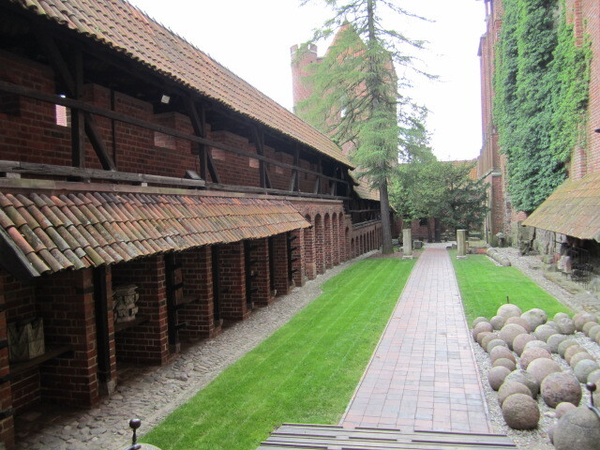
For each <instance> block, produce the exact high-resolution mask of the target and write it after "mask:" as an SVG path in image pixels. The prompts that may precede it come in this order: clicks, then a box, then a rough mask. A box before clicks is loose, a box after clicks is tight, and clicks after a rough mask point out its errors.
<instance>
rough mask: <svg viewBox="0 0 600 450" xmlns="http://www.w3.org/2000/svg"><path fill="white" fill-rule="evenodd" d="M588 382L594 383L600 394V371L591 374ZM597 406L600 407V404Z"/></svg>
mask: <svg viewBox="0 0 600 450" xmlns="http://www.w3.org/2000/svg"><path fill="white" fill-rule="evenodd" d="M587 382H588V383H594V384H595V385H596V387H597V388H598V390H597V391H596V392H600V369H598V370H594V371H593V372H592V373H590V374H589V375H588V379H587ZM594 404H596V403H594ZM597 406H600V404H598V405H597Z"/></svg>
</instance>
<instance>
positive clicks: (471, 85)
mask: <svg viewBox="0 0 600 450" xmlns="http://www.w3.org/2000/svg"><path fill="white" fill-rule="evenodd" d="M129 1H130V2H131V3H132V4H134V5H136V6H137V7H138V8H140V9H141V10H143V11H144V12H146V13H147V14H148V15H149V16H150V17H152V18H154V19H155V20H157V21H158V22H160V23H161V24H163V25H165V26H167V27H168V28H170V29H171V30H172V31H174V32H175V33H177V34H178V35H180V36H182V37H183V38H185V39H186V40H188V41H189V42H191V43H192V44H194V45H195V46H196V47H198V48H199V49H200V50H202V51H204V52H205V53H208V54H209V55H210V56H211V57H212V58H214V59H215V60H217V61H218V62H219V63H221V64H222V65H224V66H225V67H227V68H229V69H230V70H232V71H233V72H234V73H235V74H237V75H238V76H240V77H241V78H243V79H244V80H246V81H247V82H249V83H250V84H252V85H253V86H254V87H256V88H257V89H259V90H261V91H262V92H263V93H265V94H266V95H268V96H269V97H271V98H272V99H274V100H275V101H277V102H278V103H280V104H281V105H283V106H284V107H286V108H288V109H290V110H291V109H292V81H291V69H290V47H291V46H292V45H294V44H298V43H301V42H304V41H306V40H308V39H309V38H310V37H311V35H312V30H313V29H315V28H317V27H319V26H320V25H321V24H322V23H323V21H324V20H325V19H326V18H328V17H329V11H328V10H327V9H325V8H324V7H321V6H320V4H319V3H318V2H317V3H316V4H311V5H308V6H304V7H300V6H299V3H300V2H299V0H129ZM396 3H397V4H398V5H401V6H402V7H404V8H405V9H408V10H410V11H412V12H414V13H416V14H419V15H422V16H425V17H427V18H429V19H431V20H433V21H434V22H433V23H426V22H422V21H416V20H413V21H411V22H409V23H406V22H396V23H393V24H392V26H394V28H396V29H397V30H398V31H402V32H404V33H405V34H406V35H407V36H409V37H410V38H412V39H423V40H427V41H429V42H430V44H429V51H428V52H426V53H424V54H423V59H424V60H425V61H426V62H427V65H428V70H429V72H431V73H434V74H436V75H438V76H439V77H440V81H438V82H430V81H426V80H421V81H420V82H419V83H418V88H417V89H415V92H413V93H412V96H413V97H414V98H415V99H416V100H417V101H418V102H419V103H421V104H423V105H425V106H427V107H428V108H429V109H430V111H431V113H430V116H429V120H428V128H429V129H430V131H431V132H432V145H433V148H434V152H435V154H436V155H437V156H438V158H439V159H442V160H457V159H472V158H476V157H477V156H478V155H479V150H480V148H481V103H480V99H481V94H480V75H479V58H478V56H477V50H478V46H479V38H480V37H481V35H482V34H483V32H484V31H485V11H484V6H483V1H480V0H479V1H478V0H452V1H450V0H396ZM326 47H327V44H326V43H322V44H319V54H321V53H323V52H324V51H325V49H326Z"/></svg>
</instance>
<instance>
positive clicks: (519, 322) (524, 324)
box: [504, 316, 533, 333]
mask: <svg viewBox="0 0 600 450" xmlns="http://www.w3.org/2000/svg"><path fill="white" fill-rule="evenodd" d="M511 323H516V324H517V325H521V326H522V327H523V328H525V331H526V332H527V333H531V332H532V331H533V330H532V329H531V325H529V322H527V321H526V320H525V319H523V318H522V317H521V316H519V317H509V318H508V319H506V323H505V324H504V325H509V324H511Z"/></svg>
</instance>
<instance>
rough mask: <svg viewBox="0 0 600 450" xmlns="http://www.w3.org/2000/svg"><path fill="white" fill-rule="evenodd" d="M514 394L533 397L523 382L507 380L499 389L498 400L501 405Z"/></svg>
mask: <svg viewBox="0 0 600 450" xmlns="http://www.w3.org/2000/svg"><path fill="white" fill-rule="evenodd" d="M513 394H525V395H527V396H529V397H531V391H530V390H529V388H528V387H527V386H525V385H524V384H523V383H519V382H518V381H505V382H504V383H502V386H500V389H498V401H499V402H500V405H502V403H504V400H506V399H507V398H508V397H509V396H510V395H513ZM531 398H533V397H531ZM569 404H570V403H569Z"/></svg>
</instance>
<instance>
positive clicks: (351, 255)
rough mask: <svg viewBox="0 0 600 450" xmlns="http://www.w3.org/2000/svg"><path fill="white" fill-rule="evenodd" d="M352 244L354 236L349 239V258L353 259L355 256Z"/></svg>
mask: <svg viewBox="0 0 600 450" xmlns="http://www.w3.org/2000/svg"><path fill="white" fill-rule="evenodd" d="M354 246H355V244H354V238H352V239H350V259H354V257H355V256H356V254H355V252H356V248H355V247H354Z"/></svg>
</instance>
